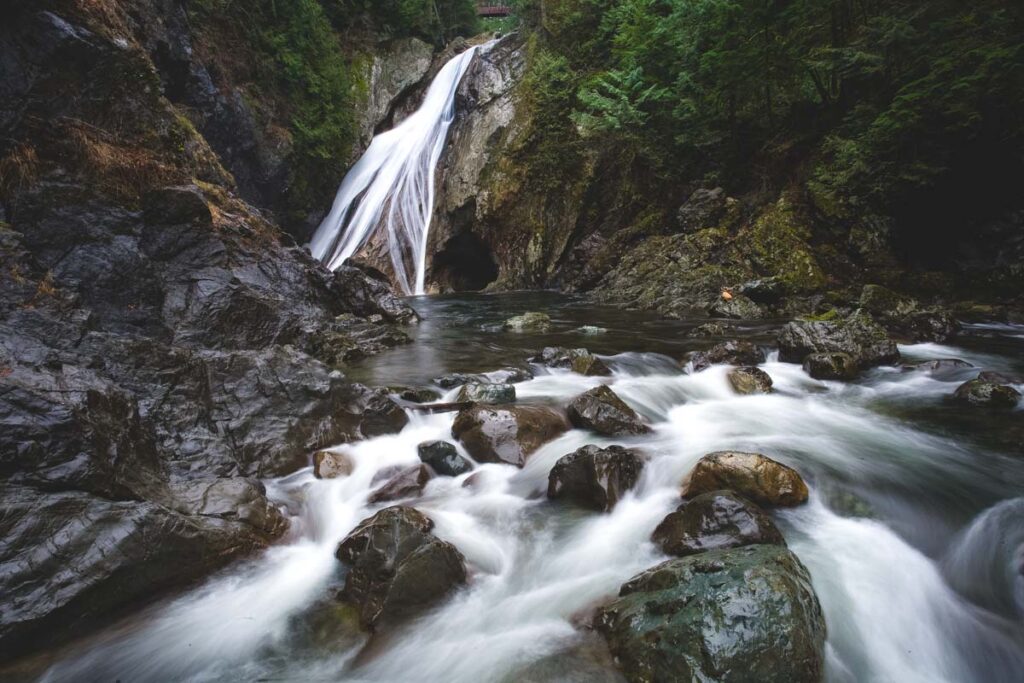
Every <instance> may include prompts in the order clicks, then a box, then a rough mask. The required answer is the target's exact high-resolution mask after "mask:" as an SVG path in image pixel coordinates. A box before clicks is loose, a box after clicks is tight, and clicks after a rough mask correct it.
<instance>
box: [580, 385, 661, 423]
mask: <svg viewBox="0 0 1024 683" xmlns="http://www.w3.org/2000/svg"><path fill="white" fill-rule="evenodd" d="M566 412H567V414H568V416H569V422H571V423H572V425H573V426H574V427H578V428H580V429H589V430H591V431H593V432H597V433H598V434H602V435H604V436H626V435H629V434H646V433H647V432H649V431H651V430H650V428H649V427H648V426H647V425H645V424H644V423H643V422H642V421H641V420H640V416H639V415H637V414H636V412H635V411H634V410H633V409H632V408H630V407H629V406H628V405H626V402H625V401H623V400H622V399H621V398H619V396H618V395H617V394H616V393H615V392H614V391H612V390H611V389H610V388H609V387H608V385H606V384H602V385H600V386H597V387H595V388H593V389H591V390H590V391H587V392H584V393H582V394H580V395H579V396H577V397H576V398H574V399H573V400H572V402H571V403H569V407H568V408H567V409H566Z"/></svg>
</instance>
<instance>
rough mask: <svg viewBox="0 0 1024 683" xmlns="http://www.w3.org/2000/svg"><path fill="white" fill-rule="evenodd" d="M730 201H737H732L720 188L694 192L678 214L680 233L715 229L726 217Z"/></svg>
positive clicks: (677, 220)
mask: <svg viewBox="0 0 1024 683" xmlns="http://www.w3.org/2000/svg"><path fill="white" fill-rule="evenodd" d="M730 201H735V200H730V198H729V197H728V196H727V195H726V194H725V190H723V189H722V188H720V187H716V188H713V189H705V188H701V189H699V190H696V191H694V193H693V194H691V195H690V198H689V199H687V200H686V203H685V204H683V205H682V206H681V207H679V211H678V212H677V213H676V223H677V224H678V225H679V230H680V232H684V233H690V232H697V231H698V230H703V229H704V228H711V227H714V226H715V225H717V224H718V222H719V220H721V219H722V217H724V216H725V212H726V208H727V204H728V202H730Z"/></svg>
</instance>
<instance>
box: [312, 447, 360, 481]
mask: <svg viewBox="0 0 1024 683" xmlns="http://www.w3.org/2000/svg"><path fill="white" fill-rule="evenodd" d="M355 465H356V464H355V461H354V460H352V456H351V455H349V454H348V453H338V452H337V451H317V452H316V455H314V456H313V476H315V477H316V478H317V479H334V478H336V477H347V476H348V475H350V474H352V470H353V469H355Z"/></svg>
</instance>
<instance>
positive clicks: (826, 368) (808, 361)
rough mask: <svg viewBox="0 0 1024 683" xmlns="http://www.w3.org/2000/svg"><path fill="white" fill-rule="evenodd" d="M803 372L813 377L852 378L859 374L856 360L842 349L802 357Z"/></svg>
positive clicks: (847, 379)
mask: <svg viewBox="0 0 1024 683" xmlns="http://www.w3.org/2000/svg"><path fill="white" fill-rule="evenodd" d="M804 372H806V373H807V374H808V375H810V376H811V377H813V378H814V379H835V380H844V381H849V380H854V379H857V375H858V374H860V369H859V368H858V367H857V361H856V360H854V358H853V356H851V355H850V354H848V353H843V352H842V351H836V352H833V353H812V354H811V355H809V356H807V357H806V358H804Z"/></svg>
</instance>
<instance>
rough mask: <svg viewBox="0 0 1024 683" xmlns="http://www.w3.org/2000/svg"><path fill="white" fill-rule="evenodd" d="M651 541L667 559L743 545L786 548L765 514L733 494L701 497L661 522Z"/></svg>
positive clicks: (723, 492) (719, 492)
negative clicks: (782, 546)
mask: <svg viewBox="0 0 1024 683" xmlns="http://www.w3.org/2000/svg"><path fill="white" fill-rule="evenodd" d="M651 540H652V541H654V543H655V544H657V546H658V547H659V548H661V550H662V551H663V552H664V553H665V554H666V555H675V556H677V557H684V556H686V555H695V554H697V553H702V552H705V551H707V550H721V549H724V548H738V547H740V546H744V545H757V544H761V543H764V544H769V545H772V544H774V545H786V541H785V540H784V539H783V538H782V533H781V532H780V531H779V529H778V527H776V526H775V523H774V522H772V520H771V518H770V517H769V516H768V515H767V514H765V512H764V510H762V509H761V508H759V507H757V506H756V505H754V504H753V503H751V502H750V501H749V500H747V499H746V498H744V497H742V496H740V495H738V494H735V493H733V492H732V491H712V492H711V493H702V494H701V495H699V496H697V497H696V498H694V499H692V500H690V501H689V502H686V503H683V504H682V505H680V506H679V508H678V509H677V510H676V511H675V512H672V513H670V514H669V515H668V516H667V517H665V519H663V520H662V521H661V523H660V524H659V525H658V527H657V528H656V529H655V530H654V534H653V535H652V536H651Z"/></svg>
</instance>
